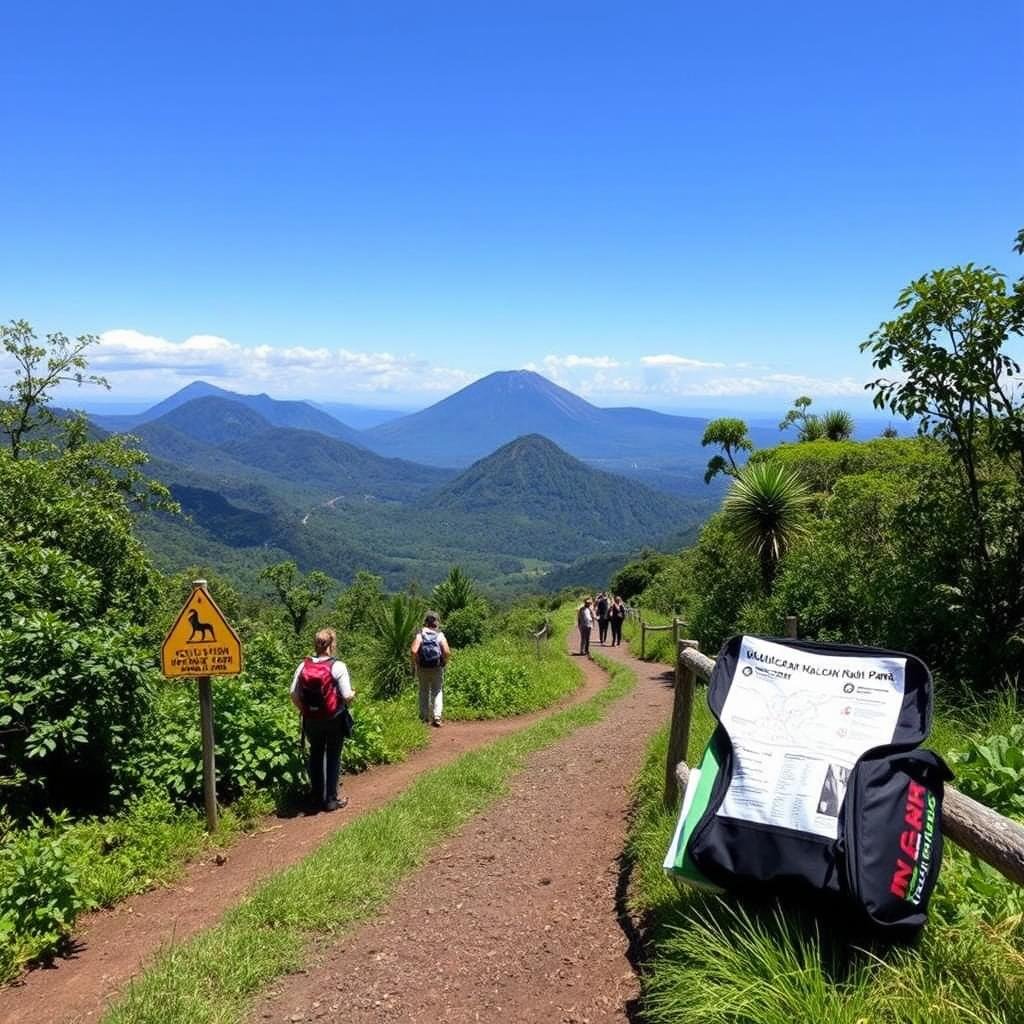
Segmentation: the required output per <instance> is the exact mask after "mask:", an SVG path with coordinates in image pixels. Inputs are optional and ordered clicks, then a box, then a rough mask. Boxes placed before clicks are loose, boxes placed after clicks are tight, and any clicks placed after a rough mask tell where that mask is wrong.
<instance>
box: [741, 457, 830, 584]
mask: <svg viewBox="0 0 1024 1024" xmlns="http://www.w3.org/2000/svg"><path fill="white" fill-rule="evenodd" d="M810 500H811V493H810V491H809V490H808V489H807V486H806V485H805V484H804V483H803V481H802V480H800V478H799V477H798V476H796V474H795V473H793V472H792V471H791V470H789V469H787V468H786V467H785V466H780V465H777V464H775V463H772V462H755V463H751V464H748V465H746V466H744V467H743V469H742V470H741V471H740V473H739V475H738V476H737V477H736V480H735V481H734V483H733V485H732V488H731V489H730V491H729V493H728V494H727V495H726V496H725V501H724V502H723V504H722V513H723V516H724V518H725V521H726V523H727V524H728V525H729V527H730V528H731V529H732V530H734V531H735V532H736V534H737V535H738V536H739V537H740V539H741V540H742V541H743V542H744V543H745V544H747V545H748V546H749V547H750V549H751V551H753V552H754V554H755V555H757V558H758V560H759V561H760V563H761V577H762V579H763V581H764V587H765V590H766V591H770V590H771V588H772V584H773V583H774V582H775V576H776V573H777V572H778V568H779V561H780V560H781V559H782V556H783V555H784V554H785V553H786V551H788V550H789V548H791V547H792V546H793V544H794V543H795V542H796V541H797V540H798V539H799V538H800V537H802V536H803V535H804V534H805V533H806V532H807V525H806V521H807V513H808V506H809V504H810Z"/></svg>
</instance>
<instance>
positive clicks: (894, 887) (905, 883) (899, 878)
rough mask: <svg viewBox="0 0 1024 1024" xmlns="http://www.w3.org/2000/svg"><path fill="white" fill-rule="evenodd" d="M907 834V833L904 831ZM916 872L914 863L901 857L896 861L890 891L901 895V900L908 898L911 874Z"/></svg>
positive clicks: (894, 894)
mask: <svg viewBox="0 0 1024 1024" xmlns="http://www.w3.org/2000/svg"><path fill="white" fill-rule="evenodd" d="M904 834H906V833H904ZM913 873H914V865H913V864H908V863H907V862H906V861H905V860H903V858H902V857H901V858H900V859H899V860H897V861H896V872H895V874H894V875H893V876H892V881H891V882H890V883H889V892H891V893H892V894H893V896H899V898H900V899H901V900H905V899H906V898H907V889H908V888H910V876H911V875H913Z"/></svg>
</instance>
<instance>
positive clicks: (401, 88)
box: [0, 0, 1024, 417]
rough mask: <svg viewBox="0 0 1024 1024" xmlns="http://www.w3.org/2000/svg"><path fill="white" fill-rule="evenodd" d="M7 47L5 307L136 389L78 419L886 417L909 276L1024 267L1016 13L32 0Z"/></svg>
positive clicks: (16, 17)
mask: <svg viewBox="0 0 1024 1024" xmlns="http://www.w3.org/2000/svg"><path fill="white" fill-rule="evenodd" d="M3 38H4V43H5V46H4V51H5V56H4V60H3V62H2V64H0V118H2V123H3V126H4V147H5V152H6V153H7V158H6V159H4V160H3V161H2V163H0V225H2V235H3V244H2V245H0V319H3V320H8V319H11V318H15V317H24V318H26V319H28V320H30V321H31V322H32V323H33V324H34V325H35V326H36V327H37V329H38V330H40V331H43V332H45V331H52V330H64V331H66V332H68V333H71V334H78V333H81V332H86V331H88V332H93V333H96V334H100V335H101V336H102V344H101V346H100V347H99V348H98V350H97V351H96V353H95V356H94V365H95V369H97V370H98V371H99V372H102V373H105V374H106V375H107V376H108V377H109V378H110V380H111V382H112V383H113V384H114V390H113V391H112V392H111V393H110V395H109V396H107V395H104V396H99V395H96V394H92V395H88V396H87V395H85V394H82V395H76V396H66V395H62V396H60V400H61V401H62V402H63V403H64V404H73V403H77V404H81V403H82V402H83V401H84V402H85V403H87V404H95V402H98V401H101V400H105V399H108V398H109V400H111V401H113V402H117V403H122V404H123V403H131V402H133V401H135V400H139V403H140V404H142V403H144V402H145V403H146V404H149V403H148V402H146V400H156V399H159V398H163V397H164V396H166V395H168V394H170V393H171V392H173V391H175V390H176V389H178V388H180V387H181V386H183V385H185V384H187V383H189V382H190V381H192V380H196V379H203V380H207V381H210V382H212V383H214V384H216V385H218V386H220V387H224V388H228V389H233V390H236V391H239V392H242V393H246V394H255V393H259V392H268V393H269V394H271V395H273V396H274V397H278V398H307V399H310V400H313V401H316V402H321V403H332V402H337V403H349V404H351V405H357V406H363V407H365V406H374V407H380V408H384V409H397V410H407V409H413V408H422V407H424V406H427V405H430V404H431V403H433V402H435V401H437V400H438V399H440V398H442V397H444V396H445V395H446V394H449V393H451V392H452V391H454V390H456V389H457V388H459V387H461V386H463V385H464V384H466V383H468V382H469V381H471V380H473V379H476V378H478V377H481V376H483V375H484V374H486V373H489V372H491V371H493V370H498V369H517V368H521V367H527V368H533V369H536V370H538V371H539V372H541V373H543V374H545V375H546V376H547V377H549V378H551V379H553V380H555V381H557V382H558V383H560V384H563V385H564V386H566V387H568V388H570V389H571V390H573V391H575V392H577V393H579V394H582V395H583V396H584V397H586V398H587V399H588V400H590V401H593V402H595V403H597V404H600V405H605V406H611V405H642V406H650V407H655V408H658V409H663V410H670V411H677V412H684V413H693V412H698V411H699V412H707V413H711V412H714V411H716V410H724V409H729V410H736V411H739V412H745V413H748V414H751V415H753V414H755V413H760V412H764V413H766V414H768V415H769V416H772V417H774V416H776V415H777V414H778V413H781V412H782V411H783V410H784V409H785V408H786V407H787V406H788V404H789V402H790V401H791V400H792V398H794V397H795V396H796V395H798V394H801V393H808V394H811V395H813V396H814V398H815V407H823V406H824V407H828V406H834V405H841V406H845V407H847V408H850V409H851V410H853V411H854V412H857V413H859V414H864V413H865V412H866V410H867V399H866V397H865V395H864V393H863V390H862V385H863V383H864V381H865V380H866V379H868V378H869V377H870V376H871V369H870V365H869V362H868V360H867V359H866V358H865V357H864V356H862V355H860V354H859V353H858V350H857V344H858V342H859V341H861V340H863V339H864V338H865V337H866V336H867V334H868V333H869V332H870V331H871V330H872V329H873V328H874V327H875V326H877V324H878V322H879V321H880V320H882V319H883V318H884V317H886V316H887V315H888V314H889V311H890V310H891V307H892V303H893V302H894V300H895V298H896V296H897V294H898V292H899V290H900V289H901V288H902V287H903V285H904V284H906V283H907V282H908V281H909V280H910V279H911V278H913V277H915V276H917V275H919V274H922V273H924V272H926V271H928V270H929V269H931V268H933V267H936V266H943V265H950V264H954V263H959V262H966V261H969V260H973V261H975V262H978V263H995V264H997V265H998V266H1000V267H1001V268H1002V269H1004V270H1006V271H1007V272H1008V273H1011V274H1013V275H1014V276H1017V275H1019V274H1020V273H1021V272H1022V269H1024V268H1022V265H1021V264H1022V261H1021V260H1020V259H1019V258H1018V257H1016V256H1014V255H1012V254H1011V252H1010V244H1011V241H1012V238H1013V236H1014V234H1015V232H1016V231H1017V230H1018V229H1019V228H1020V227H1022V226H1024V213H1022V207H1021V203H1020V197H1021V195H1022V183H1024V149H1022V141H1021V133H1020V132H1019V131H1018V130H1016V126H1015V123H1014V121H1013V116H1014V111H1015V105H1016V103H1017V98H1018V97H1019V96H1020V95H1021V94H1022V88H1024V62H1022V61H1021V59H1020V57H1021V40H1022V38H1024V6H1022V5H1021V4H1020V3H1018V2H1016V0H995V2H993V3H990V4H987V5H985V6H984V7H982V8H974V7H969V6H966V5H963V4H953V3H950V2H945V0H943V2H938V3H936V2H928V3H924V2H910V3H905V4H881V3H863V4H857V5H830V4H820V3H816V4H810V3H792V4H786V5H757V4H742V5H731V6H722V5H718V6H712V7H710V8H706V9H702V8H701V7H700V5H687V4H678V3H675V4H667V3H664V4H662V3H651V4H643V5H627V4H621V3H614V4H613V3H605V2H593V0H588V2H585V3H584V2H573V3H538V2H533V0H524V2H521V3H516V4H506V5H495V4H470V3H440V4H426V5H424V4H414V3H388V4H377V5H368V4H367V5H356V4H337V3H321V4H316V3H311V4H300V5H287V6H286V5H284V4H272V5H271V4H261V3H253V4H247V5H245V6H236V5H231V6H228V5H219V4H201V5H200V4H196V3H190V2H184V3H180V4H175V5H173V6H167V7H163V8H158V7H156V6H155V5H126V4H110V3H103V2H99V3H96V4H90V5H82V4H77V3H70V2H66V3H47V2H45V0H44V2H40V3H36V4H32V5H28V4H20V5H8V9H6V10H5V12H4V15H3ZM4 369H6V368H5V367H3V366H2V365H0V372H2V371H3V370H4ZM111 411H113V410H111ZM122 411H133V410H128V409H124V410H122Z"/></svg>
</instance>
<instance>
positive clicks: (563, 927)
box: [250, 646, 672, 1024]
mask: <svg viewBox="0 0 1024 1024" xmlns="http://www.w3.org/2000/svg"><path fill="white" fill-rule="evenodd" d="M595 650H597V651H600V652H602V653H606V654H609V655H610V656H613V657H615V658H616V659H617V660H620V659H621V660H623V661H628V662H629V663H630V665H631V666H632V667H633V668H634V669H635V671H636V672H637V675H638V685H637V687H636V688H635V690H634V691H633V692H632V693H631V694H629V695H628V696H627V697H625V698H624V699H622V700H621V701H618V702H617V703H616V704H614V705H613V706H612V707H611V709H610V710H609V713H608V715H607V717H606V718H605V720H604V721H602V722H600V723H598V724H596V725H593V726H588V727H586V728H582V729H579V730H577V731H576V732H575V733H573V734H572V735H571V736H569V737H567V738H566V739H565V740H563V741H561V742H559V743H557V744H555V745H554V746H552V747H549V748H547V749H545V750H541V751H538V752H537V753H535V754H533V755H531V756H530V757H529V759H528V761H527V765H526V767H525V769H524V770H523V771H522V772H521V773H520V774H518V775H517V776H516V777H515V779H514V780H513V782H512V785H511V790H510V793H509V794H508V796H507V797H505V798H503V799H502V800H500V801H499V802H498V803H497V804H495V805H494V806H493V807H492V808H491V809H490V810H488V811H485V812H484V813H483V814H481V815H479V816H477V817H475V818H474V819H473V820H472V821H470V822H468V823H467V825H466V826H465V827H464V828H463V829H462V830H461V831H460V832H459V833H458V834H457V835H456V836H453V837H452V838H451V839H450V840H448V841H447V842H445V843H444V844H442V845H441V846H439V847H438V848H437V849H436V850H435V851H434V852H433V853H432V854H431V856H430V858H429V859H428V861H427V863H426V864H425V865H424V866H423V867H422V868H420V869H419V870H417V871H416V872H415V873H414V874H413V875H411V876H410V877H409V878H407V879H406V880H405V881H404V882H403V883H402V884H401V885H400V887H399V890H398V892H397V893H396V895H395V897H394V899H393V900H392V901H391V902H390V904H389V905H388V906H387V907H385V908H384V910H383V911H382V913H381V914H380V915H379V916H378V918H376V919H375V920H373V921H371V922H369V923H367V924H366V925H364V926H362V927H360V928H358V929H356V930H355V931H354V932H352V933H351V934H349V935H348V936H346V937H345V938H343V939H342V940H340V941H339V942H337V943H336V944H333V945H330V946H327V947H325V948H323V949H322V950H320V951H319V953H317V954H315V955H314V956H312V957H311V958H310V965H309V967H308V968H307V969H306V970H305V971H304V972H303V973H301V974H297V975H293V976H291V977H289V978H286V979H284V980H282V982H280V983H279V984H278V985H277V986H276V987H275V989H274V990H273V991H271V992H270V993H268V994H267V996H266V998H265V999H264V1000H263V1001H262V1002H261V1003H259V1004H258V1005H257V1006H256V1007H255V1009H254V1010H253V1012H252V1014H251V1015H250V1022H251V1024H264V1022H266V1021H271V1022H296V1024H298V1022H313V1021H339V1022H340V1021H345V1022H346V1024H349V1022H351V1024H385V1022H399V1021H401V1022H417V1021H422V1022H431V1024H469V1022H480V1021H483V1022H492V1021H502V1020H504V1021H509V1022H511V1024H532V1022H537V1024H549V1022H552V1024H606V1022H623V1021H629V1020H632V1019H634V1016H635V1010H636V998H637V994H638V988H639V986H638V983H637V979H636V976H635V973H634V971H633V967H632V963H631V959H630V956H631V954H632V953H633V952H634V950H632V949H631V948H630V940H629V938H627V932H628V931H629V928H628V925H626V923H625V920H624V915H623V911H622V898H623V892H622V887H623V881H622V879H621V877H620V868H619V856H620V853H621V851H622V847H623V842H624V839H625V831H626V817H627V811H628V804H629V785H630V782H631V780H632V778H633V777H634V775H635V773H636V771H637V770H638V768H639V766H640V764H641V761H642V758H643V753H644V748H645V745H646V742H647V739H648V737H649V735H650V734H651V733H652V732H653V731H654V730H655V729H656V728H657V727H658V726H659V725H661V724H662V723H664V722H665V721H666V720H667V717H668V715H669V714H670V710H671V701H672V690H671V679H672V677H671V673H670V672H669V671H666V669H665V666H663V665H645V664H642V663H640V662H638V661H636V660H635V659H633V658H631V657H630V656H629V655H628V654H626V653H625V648H618V649H616V650H615V651H614V652H612V651H610V650H608V649H607V648H604V649H602V648H600V647H597V646H595ZM585 667H586V670H587V673H588V678H590V679H593V680H597V679H599V678H600V676H601V675H602V674H603V673H601V672H600V670H599V669H598V668H597V666H596V665H593V664H592V663H589V662H587V663H585Z"/></svg>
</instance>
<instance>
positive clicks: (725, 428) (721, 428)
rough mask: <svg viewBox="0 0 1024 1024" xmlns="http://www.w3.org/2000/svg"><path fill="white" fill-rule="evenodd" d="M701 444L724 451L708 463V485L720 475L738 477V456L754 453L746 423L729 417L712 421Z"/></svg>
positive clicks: (706, 474) (705, 479)
mask: <svg viewBox="0 0 1024 1024" xmlns="http://www.w3.org/2000/svg"><path fill="white" fill-rule="evenodd" d="M700 443H701V446H702V447H705V448H706V447H707V446H708V445H709V444H716V445H718V446H719V447H720V448H721V449H722V454H721V455H715V456H714V457H713V458H712V459H711V460H710V461H709V462H708V468H707V472H706V473H705V474H704V483H706V484H709V483H711V481H712V480H713V479H714V478H715V477H716V476H718V474H719V473H725V474H726V475H727V476H736V474H737V473H739V466H737V465H736V456H737V455H738V454H739V453H740V452H749V451H753V448H754V443H753V441H751V440H750V435H749V434H748V433H747V425H746V423H744V422H743V420H740V419H734V418H732V417H728V416H726V417H722V418H721V419H717V420H712V421H711V422H710V423H709V424H708V425H707V427H706V428H705V430H704V436H703V437H702V438H701V440H700Z"/></svg>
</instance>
